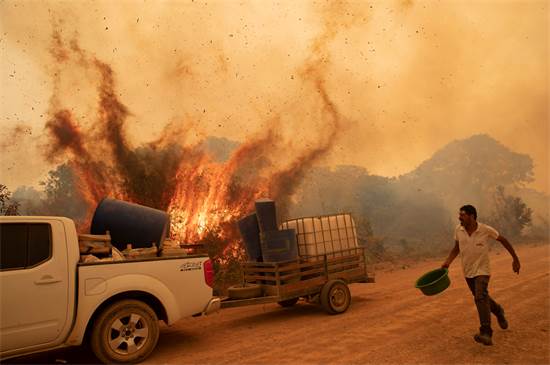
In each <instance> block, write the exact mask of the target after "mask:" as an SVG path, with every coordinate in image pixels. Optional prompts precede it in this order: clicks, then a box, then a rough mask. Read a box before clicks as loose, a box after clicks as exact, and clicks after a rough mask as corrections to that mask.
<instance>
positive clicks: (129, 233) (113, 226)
mask: <svg viewBox="0 0 550 365" xmlns="http://www.w3.org/2000/svg"><path fill="white" fill-rule="evenodd" d="M107 231H109V233H110V235H111V243H112V244H113V246H115V247H116V248H118V249H119V250H124V249H125V248H126V245H127V244H129V243H131V244H132V248H143V247H152V246H153V245H157V247H158V248H159V249H160V248H162V243H163V242H164V239H165V238H166V236H167V235H168V234H169V232H170V216H169V215H168V213H166V212H163V211H162V210H157V209H153V208H149V207H145V206H143V205H138V204H133V203H128V202H125V201H122V200H116V199H111V198H105V199H103V200H102V201H100V202H99V204H98V205H97V208H96V210H95V213H94V216H93V218H92V224H91V227H90V232H91V233H92V234H105V233H106V232H107Z"/></svg>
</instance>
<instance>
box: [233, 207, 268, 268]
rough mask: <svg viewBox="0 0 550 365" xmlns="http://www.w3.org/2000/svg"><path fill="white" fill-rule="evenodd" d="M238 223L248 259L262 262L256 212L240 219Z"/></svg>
mask: <svg viewBox="0 0 550 365" xmlns="http://www.w3.org/2000/svg"><path fill="white" fill-rule="evenodd" d="M237 225H238V227H239V232H240V233H241V237H242V238H243V241H244V245H245V249H246V254H247V255H248V260H249V261H259V262H261V261H262V248H261V247H260V228H259V227H258V218H257V217H256V213H253V214H250V215H247V216H246V217H244V218H242V219H240V220H239V221H238V222H237Z"/></svg>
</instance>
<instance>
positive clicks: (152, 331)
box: [91, 299, 159, 364]
mask: <svg viewBox="0 0 550 365" xmlns="http://www.w3.org/2000/svg"><path fill="white" fill-rule="evenodd" d="M158 338H159V324H158V318H157V315H156V314H155V312H154V311H153V310H152V309H151V308H150V307H149V306H148V305H147V304H145V303H143V302H141V301H139V300H130V299H128V300H121V301H119V302H116V303H113V304H111V305H110V306H108V307H107V308H106V309H105V310H104V311H103V312H102V313H101V314H100V315H99V317H97V319H96V321H95V322H94V329H93V331H92V337H91V347H92V351H93V352H94V354H95V355H96V356H97V358H98V359H99V360H100V361H101V362H103V363H106V364H107V363H127V362H130V363H136V362H141V361H143V360H145V359H146V358H147V357H148V356H149V355H150V354H151V352H152V351H153V349H154V348H155V346H156V345H157V341H158Z"/></svg>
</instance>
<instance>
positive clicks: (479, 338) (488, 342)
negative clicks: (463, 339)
mask: <svg viewBox="0 0 550 365" xmlns="http://www.w3.org/2000/svg"><path fill="white" fill-rule="evenodd" d="M491 337H492V336H491V335H489V334H487V333H478V334H476V335H474V340H475V341H476V342H479V343H482V344H484V345H485V346H492V345H493V340H492V338H491Z"/></svg>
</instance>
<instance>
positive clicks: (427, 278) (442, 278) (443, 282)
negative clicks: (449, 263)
mask: <svg viewBox="0 0 550 365" xmlns="http://www.w3.org/2000/svg"><path fill="white" fill-rule="evenodd" d="M448 274H449V270H447V269H445V268H441V269H437V270H432V271H430V272H427V273H426V274H424V275H422V276H421V277H420V278H419V279H418V280H417V281H416V285H415V286H416V287H417V288H418V289H420V290H421V291H422V293H424V295H435V294H439V293H441V292H442V291H443V290H445V289H447V288H448V287H449V285H451V280H450V279H449V275H448Z"/></svg>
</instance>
